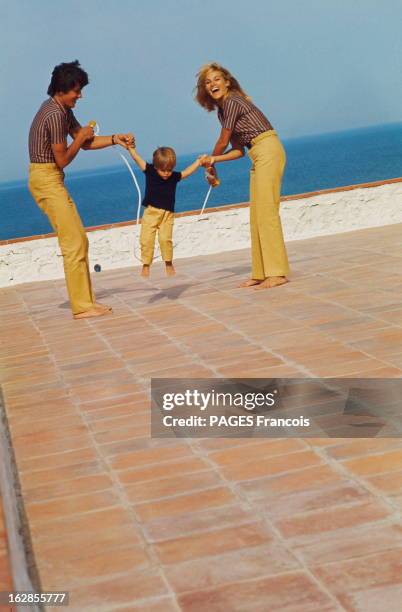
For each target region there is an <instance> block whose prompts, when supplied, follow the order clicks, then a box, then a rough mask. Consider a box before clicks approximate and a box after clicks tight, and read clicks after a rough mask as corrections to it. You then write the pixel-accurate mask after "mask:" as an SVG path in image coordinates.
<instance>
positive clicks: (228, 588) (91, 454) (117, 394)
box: [0, 225, 402, 612]
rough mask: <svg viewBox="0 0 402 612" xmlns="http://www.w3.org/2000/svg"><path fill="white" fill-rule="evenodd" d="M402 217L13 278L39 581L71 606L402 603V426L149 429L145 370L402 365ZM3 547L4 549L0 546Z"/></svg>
mask: <svg viewBox="0 0 402 612" xmlns="http://www.w3.org/2000/svg"><path fill="white" fill-rule="evenodd" d="M401 235H402V226H401V225H394V226H388V227H381V228H375V229H370V230H363V231H358V232H353V233H348V234H343V235H336V236H329V237H324V238H316V239H310V240H305V241H300V242H292V243H290V244H289V254H290V260H291V265H292V270H293V275H292V277H291V280H292V282H291V283H289V284H288V285H286V286H284V287H282V288H280V289H274V290H270V291H257V292H256V291H254V290H252V289H248V290H245V289H237V288H236V284H237V283H238V281H239V280H240V279H243V278H244V277H245V276H247V273H248V270H249V253H248V252H246V251H240V252H239V251H236V252H230V253H223V254H219V255H213V256H206V257H197V258H189V259H187V260H179V261H177V270H178V275H177V277H176V278H174V279H173V280H172V279H166V278H164V277H163V275H162V270H161V266H160V264H157V265H155V268H154V270H153V276H152V279H151V280H150V281H143V280H142V279H140V278H139V276H138V269H136V270H135V272H133V270H132V269H131V270H118V271H112V272H102V273H99V274H97V275H95V277H94V283H95V288H96V291H97V296H98V298H99V299H100V300H101V301H104V302H106V303H110V304H111V305H112V306H113V307H114V314H113V315H111V316H107V317H102V318H100V319H97V320H91V321H73V320H72V318H71V315H70V312H69V309H68V305H67V303H66V296H65V290H64V282H63V281H57V282H43V283H36V284H29V285H20V286H18V287H15V288H8V289H1V290H0V307H1V310H0V337H1V369H0V372H1V384H2V388H3V393H4V396H5V400H6V408H7V414H8V419H9V425H10V429H11V432H12V437H13V443H14V450H15V455H16V459H17V464H18V469H19V474H20V481H21V487H22V492H23V497H24V502H25V509H26V513H27V516H28V519H29V527H30V532H31V539H32V545H33V551H34V555H35V561H36V566H37V569H38V572H39V575H40V580H41V584H42V588H43V590H69V591H70V608H69V609H71V610H77V611H81V612H82V611H84V610H96V611H99V612H101V611H102V610H120V609H122V610H132V611H138V612H139V611H141V612H170V611H176V612H177V611H179V610H182V611H184V612H195V611H196V612H205V611H208V612H218V611H219V612H231V611H241V612H245V611H253V612H254V611H263V612H267V611H270V612H271V611H274V612H277V611H286V612H327V611H328V612H329V611H331V612H332V611H335V610H338V611H339V610H347V611H356V612H363V611H364V612H379V610H383V609H385V610H387V612H400V610H401V601H402V514H401V513H402V442H401V441H400V440H399V439H396V438H388V439H276V440H272V439H270V440H264V439H259V440H254V441H253V440H251V439H244V438H243V439H237V440H235V439H204V440H197V439H192V440H183V439H180V440H172V439H152V438H150V431H149V422H150V413H149V388H150V379H151V377H192V378H197V377H223V376H230V377H257V378H263V377H264V378H270V377H310V376H319V377H329V376H338V377H343V376H353V377H373V378H381V377H384V378H386V377H400V376H401V375H402V249H401ZM0 559H1V557H0Z"/></svg>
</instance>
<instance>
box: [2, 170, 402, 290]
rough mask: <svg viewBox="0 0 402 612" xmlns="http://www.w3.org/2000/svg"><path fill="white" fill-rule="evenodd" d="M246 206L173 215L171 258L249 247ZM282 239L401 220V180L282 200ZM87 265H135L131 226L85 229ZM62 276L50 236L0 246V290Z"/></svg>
mask: <svg viewBox="0 0 402 612" xmlns="http://www.w3.org/2000/svg"><path fill="white" fill-rule="evenodd" d="M247 208H248V204H247V203H243V204H234V205H229V206H222V207H219V208H216V207H215V208H210V209H207V210H206V212H205V213H204V215H202V216H201V217H199V211H189V212H185V213H179V214H177V219H176V223H175V233H174V236H175V244H176V247H175V259H178V258H180V257H189V256H191V255H205V254H212V253H219V252H223V251H229V250H230V251H232V250H236V249H244V248H247V247H248V246H249V241H250V237H249V224H248V210H247ZM281 217H282V222H283V227H284V233H285V239H286V240H287V241H290V240H300V239H304V238H311V237H314V236H324V235H329V234H336V233H339V232H347V231H353V230H356V229H364V228H367V227H376V226H380V225H390V224H394V223H400V222H402V178H397V179H390V180H388V181H377V182H375V183H364V184H361V185H349V186H346V187H339V188H336V189H328V190H323V191H319V192H311V193H306V194H301V195H297V196H286V197H284V198H282V206H281ZM87 231H88V233H89V241H90V260H91V261H90V263H91V267H92V269H93V266H94V265H95V264H100V265H101V267H102V269H103V270H107V269H113V268H121V267H126V266H135V265H139V263H140V262H139V261H138V259H136V257H135V256H134V251H136V253H137V256H138V255H139V245H138V231H139V228H138V227H137V224H136V222H123V223H114V224H109V225H103V226H96V227H90V228H87ZM62 277H63V265H62V257H61V254H60V251H59V249H58V244H57V239H56V237H55V235H54V234H46V235H44V236H29V237H27V238H18V239H14V240H6V241H2V242H0V287H5V286H9V285H15V284H19V283H24V282H31V281H38V280H41V281H42V280H51V279H56V278H62Z"/></svg>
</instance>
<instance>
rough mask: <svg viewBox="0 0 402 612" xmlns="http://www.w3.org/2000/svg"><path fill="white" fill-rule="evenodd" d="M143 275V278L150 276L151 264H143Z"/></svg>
mask: <svg viewBox="0 0 402 612" xmlns="http://www.w3.org/2000/svg"><path fill="white" fill-rule="evenodd" d="M141 276H142V277H143V278H148V277H149V266H147V265H146V264H144V265H143V266H142V270H141Z"/></svg>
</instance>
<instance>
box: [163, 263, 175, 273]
mask: <svg viewBox="0 0 402 612" xmlns="http://www.w3.org/2000/svg"><path fill="white" fill-rule="evenodd" d="M165 270H166V275H167V276H174V275H175V274H176V270H175V269H174V265H173V264H172V262H171V261H165Z"/></svg>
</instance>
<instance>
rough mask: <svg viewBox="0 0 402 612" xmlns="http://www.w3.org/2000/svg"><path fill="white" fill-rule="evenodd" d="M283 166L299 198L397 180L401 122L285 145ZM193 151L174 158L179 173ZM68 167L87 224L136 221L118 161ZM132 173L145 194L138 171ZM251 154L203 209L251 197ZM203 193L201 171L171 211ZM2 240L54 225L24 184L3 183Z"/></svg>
mask: <svg viewBox="0 0 402 612" xmlns="http://www.w3.org/2000/svg"><path fill="white" fill-rule="evenodd" d="M283 144H284V145H285V149H286V153H287V166H286V171H285V176H284V181H283V187H282V194H283V195H296V194H299V193H305V192H308V191H315V190H318V189H329V188H334V187H341V186H345V185H352V184H357V183H368V182H371V181H380V180H385V179H389V178H397V177H400V176H402V123H398V124H392V125H386V126H377V127H371V128H364V129H357V130H349V131H345V132H337V133H331V134H322V135H318V136H309V137H304V138H297V139H288V140H283ZM197 154H198V153H194V154H191V155H182V156H179V157H178V161H177V170H181V169H183V168H185V167H186V166H187V165H189V164H190V163H191V162H192V161H193V160H194V159H195V157H196V155H197ZM73 168H74V163H73V164H72V166H70V167H69V168H68V169H67V172H66V185H67V186H68V189H69V191H70V193H71V195H72V197H73V199H74V200H75V202H76V204H77V206H78V209H79V211H80V214H81V217H82V219H83V222H84V225H85V226H87V227H88V226H93V225H103V224H106V223H114V222H118V221H129V220H132V219H135V218H136V215H137V205H138V196H137V192H136V189H135V187H134V184H133V182H132V179H131V176H130V174H129V172H128V170H127V168H126V167H125V165H124V163H123V161H121V162H120V163H119V161H118V158H117V157H116V165H115V166H113V167H108V168H101V169H96V170H92V171H81V172H74V171H73V170H72V169H73ZM133 169H134V171H135V174H136V176H137V179H138V182H139V184H140V187H141V191H142V193H143V190H144V180H143V175H142V173H141V172H140V171H139V170H138V168H136V167H135V166H134V163H133ZM249 169H250V160H249V158H248V156H246V157H244V158H243V159H241V160H236V161H232V162H228V163H225V164H219V166H218V171H219V176H220V179H221V185H220V187H218V188H216V189H213V190H212V193H211V197H210V199H209V201H208V206H210V207H214V206H220V205H224V204H233V203H238V202H244V201H247V200H248V174H249ZM207 190H208V185H207V183H206V182H205V179H204V175H203V171H202V170H199V171H198V172H197V173H195V174H194V175H192V176H191V177H189V178H188V179H186V180H185V181H183V182H182V183H179V185H178V187H177V197H176V211H177V212H181V211H186V210H197V209H200V208H201V206H202V203H203V201H204V198H205V195H206V193H207ZM0 211H1V223H0V240H6V239H10V238H18V237H22V236H32V235H37V234H45V233H48V232H51V231H52V229H51V226H50V225H49V222H48V220H47V218H46V216H45V215H44V214H42V212H41V211H40V210H39V209H38V207H37V206H36V204H35V202H34V201H33V199H32V197H31V195H30V193H29V191H28V188H27V185H26V181H15V182H12V183H1V184H0Z"/></svg>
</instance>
